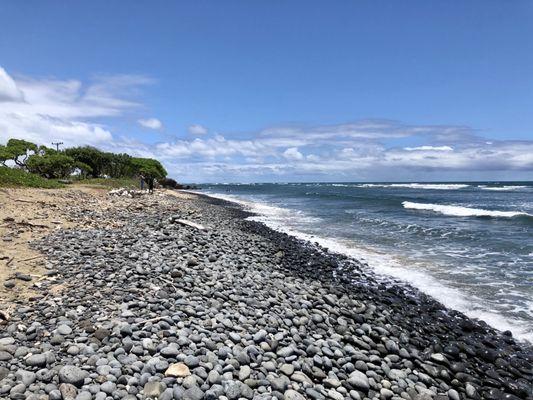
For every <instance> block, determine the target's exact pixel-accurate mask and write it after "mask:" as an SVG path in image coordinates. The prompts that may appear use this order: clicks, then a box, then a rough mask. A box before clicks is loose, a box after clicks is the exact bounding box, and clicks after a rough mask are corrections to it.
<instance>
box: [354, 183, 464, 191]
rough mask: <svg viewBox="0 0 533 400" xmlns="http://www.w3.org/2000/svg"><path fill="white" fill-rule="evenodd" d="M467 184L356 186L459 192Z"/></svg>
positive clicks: (374, 184)
mask: <svg viewBox="0 0 533 400" xmlns="http://www.w3.org/2000/svg"><path fill="white" fill-rule="evenodd" d="M469 186H470V185H467V184H466V183H387V184H382V183H362V184H359V185H356V187H360V188H376V187H380V188H404V189H427V190H459V189H464V188H467V187H469Z"/></svg>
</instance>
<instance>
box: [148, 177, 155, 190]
mask: <svg viewBox="0 0 533 400" xmlns="http://www.w3.org/2000/svg"><path fill="white" fill-rule="evenodd" d="M148 192H149V193H154V178H153V177H151V176H150V177H148Z"/></svg>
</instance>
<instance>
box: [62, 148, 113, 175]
mask: <svg viewBox="0 0 533 400" xmlns="http://www.w3.org/2000/svg"><path fill="white" fill-rule="evenodd" d="M65 154H66V155H67V156H69V157H72V158H73V159H74V161H76V162H81V163H84V164H86V165H88V166H89V167H91V172H90V174H91V176H92V177H93V178H98V177H99V176H101V175H103V174H104V173H105V167H106V165H107V163H108V160H109V156H107V155H106V153H104V152H103V151H100V150H98V149H97V148H95V147H91V146H83V147H71V148H69V149H66V150H65Z"/></svg>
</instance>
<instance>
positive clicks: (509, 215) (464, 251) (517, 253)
mask: <svg viewBox="0 0 533 400" xmlns="http://www.w3.org/2000/svg"><path fill="white" fill-rule="evenodd" d="M202 189H203V190H202V191H203V192H204V193H208V194H213V195H216V196H219V197H223V198H226V199H230V200H238V201H240V202H242V203H243V204H245V206H246V207H248V208H249V209H250V210H252V211H254V212H256V213H257V214H259V216H258V217H256V219H258V220H260V221H262V222H264V223H266V224H267V225H269V226H271V227H272V228H275V229H279V230H283V231H285V232H289V233H292V234H294V235H296V236H299V237H301V238H304V239H309V240H313V241H318V242H319V243H321V244H323V245H325V246H327V247H329V248H330V249H331V250H335V251H338V252H343V253H346V254H349V255H351V256H353V257H356V258H358V259H360V260H364V261H365V262H367V263H368V265H369V267H371V268H373V269H374V270H375V271H376V272H378V273H379V274H385V275H391V276H394V277H397V278H400V279H401V280H403V281H406V282H409V283H411V284H413V285H414V286H416V287H418V288H420V289H421V290H422V291H425V292H426V293H428V294H430V295H432V296H433V297H435V298H437V299H438V300H440V301H441V302H443V303H444V304H446V305H448V306H450V307H452V308H456V309H459V310H461V311H463V312H465V313H466V314H468V315H470V316H472V317H476V318H480V319H483V320H485V321H486V322H488V323H489V324H491V325H493V326H495V327H497V328H499V329H503V330H505V329H510V330H511V331H513V332H514V334H515V336H516V337H519V338H522V339H527V340H530V341H532V342H533V183H532V182H505V183H503V182H502V183H497V182H490V183H489V182H478V183H472V182H469V183H455V182H454V183H438V184H436V183H427V184H424V183H419V184H413V183H407V184H397V183H395V184H392V183H390V184H388V183H379V184H368V183H364V184H362V183H298V184H294V183H290V184H252V185H227V184H217V185H204V186H203V188H202Z"/></svg>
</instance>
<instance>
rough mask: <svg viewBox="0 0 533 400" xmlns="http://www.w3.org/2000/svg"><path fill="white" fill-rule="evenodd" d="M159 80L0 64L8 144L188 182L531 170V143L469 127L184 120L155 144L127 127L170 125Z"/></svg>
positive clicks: (0, 110)
mask: <svg viewBox="0 0 533 400" xmlns="http://www.w3.org/2000/svg"><path fill="white" fill-rule="evenodd" d="M153 82H154V80H153V79H152V78H149V77H146V76H142V75H127V74H124V75H108V76H97V77H95V78H94V79H92V80H91V81H89V82H82V81H81V80H76V79H74V80H73V79H70V80H61V79H48V78H47V79H36V78H29V77H14V76H13V75H10V74H9V73H8V72H7V71H6V70H4V69H3V68H1V67H0V143H5V141H7V139H8V138H11V137H17V138H24V139H27V140H31V141H34V142H36V143H39V144H47V145H49V144H50V143H51V142H52V141H58V140H59V141H62V142H64V143H65V145H66V146H74V145H93V146H96V147H99V148H102V149H104V150H109V151H115V152H128V153H130V154H135V155H139V156H146V157H154V158H157V159H159V160H161V161H162V162H163V163H164V164H165V166H166V167H167V169H168V170H169V172H170V174H171V175H172V176H175V177H176V178H178V179H179V180H181V181H187V182H201V181H203V182H215V181H218V182H221V181H224V182H252V181H302V180H324V181H326V180H327V181H335V180H337V181H343V180H422V179H424V178H421V177H426V178H425V179H438V178H439V177H442V178H441V179H440V180H449V179H453V177H454V176H471V177H472V179H477V177H480V179H481V178H482V177H483V173H487V172H491V171H493V172H502V173H505V174H507V175H506V176H516V177H517V178H516V179H525V178H528V177H529V178H531V176H532V172H533V140H511V139H509V140H494V139H486V138H484V137H483V135H482V134H481V133H480V132H478V131H476V130H475V129H474V128H472V127H469V126H452V125H422V124H421V125H416V124H406V123H402V122H400V121H394V120H386V119H381V120H378V119H369V120H357V121H353V122H351V123H344V124H329V125H326V124H322V125H313V126H305V125H297V124H285V125H280V126H272V127H268V128H265V129H262V130H259V131H256V132H247V133H242V132H241V133H239V134H238V135H236V134H233V133H224V132H216V131H214V130H212V129H207V128H206V127H204V126H203V125H200V124H198V123H195V121H185V122H186V123H187V122H188V124H186V125H185V126H188V128H187V129H186V132H183V133H174V134H173V135H172V136H167V137H165V140H162V141H157V142H150V141H149V140H144V137H141V138H138V137H133V136H131V135H127V134H126V133H124V132H123V131H122V129H121V128H120V123H121V122H122V121H124V120H133V121H135V122H136V124H138V126H139V125H140V126H141V127H142V128H144V129H145V130H146V129H148V130H151V131H159V130H161V129H162V128H163V125H164V123H163V121H161V120H160V119H159V118H157V117H150V118H143V115H145V114H146V110H145V108H146V106H145V105H144V104H143V102H142V101H140V100H139V99H140V98H142V89H143V87H146V86H147V85H150V84H152V83H153ZM237 122H238V121H236V123H237ZM165 125H166V124H165ZM165 130H167V128H165ZM147 135H148V133H147ZM458 174H459V175H458ZM461 174H462V175H461Z"/></svg>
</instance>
